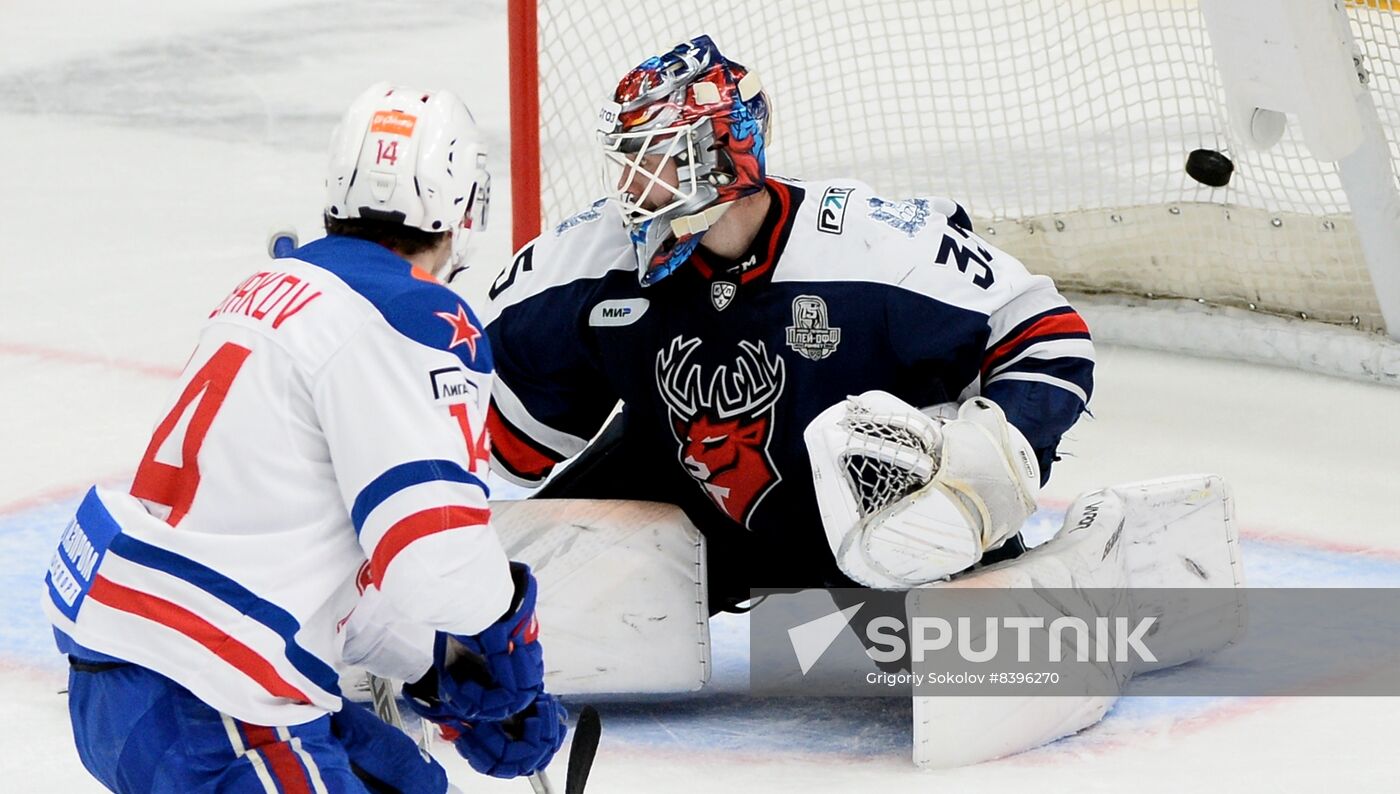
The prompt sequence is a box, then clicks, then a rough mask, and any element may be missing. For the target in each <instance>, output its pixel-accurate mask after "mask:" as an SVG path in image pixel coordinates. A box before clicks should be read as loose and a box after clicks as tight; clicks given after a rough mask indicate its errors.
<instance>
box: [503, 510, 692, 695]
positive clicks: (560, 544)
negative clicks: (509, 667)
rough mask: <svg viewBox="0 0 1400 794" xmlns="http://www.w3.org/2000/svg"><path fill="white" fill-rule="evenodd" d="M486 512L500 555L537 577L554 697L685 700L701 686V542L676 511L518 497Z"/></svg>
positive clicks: (542, 640) (543, 639)
mask: <svg viewBox="0 0 1400 794" xmlns="http://www.w3.org/2000/svg"><path fill="white" fill-rule="evenodd" d="M491 512H492V518H491V523H492V524H493V525H494V526H495V528H496V531H497V532H498V533H499V534H500V537H501V543H502V545H503V546H504V547H505V550H506V554H507V556H509V557H510V558H511V559H513V560H520V561H521V562H524V563H527V564H529V565H530V567H531V568H533V569H534V572H535V576H536V578H537V579H538V580H539V584H540V591H539V601H538V613H539V617H540V643H541V645H542V646H543V648H544V664H545V686H546V688H547V689H548V690H549V691H550V692H553V693H555V694H559V695H584V694H603V693H642V694H655V693H664V692H692V691H695V690H697V689H699V688H701V687H702V686H704V685H705V683H706V682H708V681H709V678H710V630H709V612H708V608H707V606H706V592H705V544H704V538H703V537H702V536H701V534H700V532H699V530H697V529H695V527H694V526H693V525H692V524H691V523H690V521H689V520H687V519H686V517H685V514H684V513H682V512H681V510H680V508H677V507H675V506H672V505H666V504H658V503H655V502H633V501H608V500H587V499H526V500H521V501H497V502H492V503H491Z"/></svg>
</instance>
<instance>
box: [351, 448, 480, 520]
mask: <svg viewBox="0 0 1400 794" xmlns="http://www.w3.org/2000/svg"><path fill="white" fill-rule="evenodd" d="M426 482H460V483H465V484H467V485H475V486H476V487H478V488H480V489H481V492H482V494H484V495H485V497H486V498H488V499H489V498H491V489H490V488H488V487H486V483H485V482H483V481H482V480H481V478H480V477H477V476H476V475H475V474H472V473H471V472H469V471H467V470H466V469H464V468H462V467H461V466H460V465H458V464H456V463H453V462H452V461H450V460H415V461H412V462H410V463H400V464H399V465H397V466H395V467H393V468H392V469H389V470H388V471H386V472H384V473H383V474H381V475H379V476H378V477H375V478H374V481H373V482H371V483H370V484H369V485H366V486H365V487H364V488H363V489H362V490H361V491H360V493H359V495H358V496H356V497H355V504H354V506H353V507H352V508H351V510H350V520H351V521H352V522H353V523H354V524H355V534H357V535H358V534H359V532H360V530H361V529H362V528H363V527H364V525H365V519H366V518H368V517H369V514H370V513H371V512H373V511H374V508H376V507H378V506H380V505H381V504H383V503H384V500H386V499H388V498H389V497H391V496H393V495H394V494H396V493H398V492H399V491H402V490H403V489H405V488H408V487H410V486H414V485H418V484H420V483H426Z"/></svg>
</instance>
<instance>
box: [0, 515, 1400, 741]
mask: <svg viewBox="0 0 1400 794" xmlns="http://www.w3.org/2000/svg"><path fill="white" fill-rule="evenodd" d="M76 505H77V497H76V496H75V497H74V498H72V499H67V500H63V501H59V502H55V503H53V504H49V505H45V506H42V507H36V508H32V509H29V510H24V511H20V512H18V513H14V514H11V515H5V516H0V614H4V615H5V616H6V620H5V621H4V622H3V624H0V657H4V658H6V659H7V660H9V661H13V662H17V663H21V664H25V665H31V666H33V667H36V668H43V669H53V670H58V669H62V668H63V667H64V661H63V659H62V657H60V656H59V655H58V654H57V652H56V651H55V650H54V646H53V640H52V635H51V634H50V630H49V625H48V621H47V620H46V619H45V618H44V615H43V613H42V612H41V611H40V607H39V605H40V603H41V600H42V599H43V598H44V597H45V596H44V584H43V579H44V571H45V570H46V569H47V566H48V562H49V558H50V557H51V556H52V553H53V548H54V544H55V543H56V542H57V540H58V535H59V533H60V532H61V531H62V530H63V527H64V526H65V525H66V524H67V521H68V518H69V516H70V515H71V512H72V510H73V509H74V508H75V507H76ZM1062 518H1063V513H1062V512H1054V511H1044V510H1043V511H1041V512H1039V513H1037V514H1036V515H1035V516H1033V517H1032V518H1031V520H1030V522H1029V523H1028V525H1027V527H1026V534H1027V536H1028V538H1030V539H1031V540H1032V541H1033V542H1036V543H1038V542H1042V541H1044V540H1045V539H1046V538H1048V537H1049V536H1050V535H1052V534H1054V532H1055V530H1056V529H1058V528H1059V525H1060V521H1061V519H1062ZM1243 549H1244V559H1245V575H1246V579H1247V581H1248V582H1249V584H1250V585H1251V586H1253V587H1300V586H1313V587H1328V586H1331V587H1396V586H1400V560H1395V559H1390V558H1386V557H1373V556H1367V555H1364V554H1352V553H1346V552H1339V551H1331V550H1327V549H1317V548H1312V547H1308V546H1304V545H1299V544H1294V543H1288V542H1283V541H1272V540H1269V541H1260V540H1249V539H1246V540H1245V541H1244V542H1243ZM710 630H711V638H712V644H713V659H714V668H713V675H712V680H711V683H710V685H709V686H707V687H706V688H705V689H704V690H702V691H700V692H698V693H695V694H691V695H682V696H672V697H665V698H654V699H650V700H647V701H639V700H636V699H629V698H626V697H621V698H612V699H599V698H591V697H590V698H588V699H587V700H588V701H589V702H595V703H599V704H600V705H601V706H602V711H603V713H604V717H605V719H606V721H607V724H608V736H609V741H616V742H621V743H624V744H627V745H630V746H634V747H639V748H655V749H659V750H668V749H675V750H678V751H691V750H694V749H696V748H705V749H708V750H713V751H721V752H733V753H740V752H748V753H763V754H773V753H777V754H790V753H793V752H801V753H803V754H804V755H806V754H811V755H814V756H838V757H844V758H870V759H878V758H888V759H899V760H903V759H907V758H908V756H909V752H910V750H909V748H910V744H911V741H912V733H913V732H912V727H911V711H912V707H911V704H910V702H909V701H908V700H907V699H902V698H888V699H850V698H820V699H818V698H813V699H808V700H800V699H792V698H763V699H756V698H752V697H749V696H748V695H747V689H748V679H749V675H748V644H749V637H748V619H747V618H746V617H745V616H739V615H721V616H719V617H717V618H715V619H714V620H713V621H711V629H710ZM1203 667H1208V666H1203ZM1178 674H1189V673H1188V672H1187V671H1184V670H1183V671H1181V672H1180V673H1178ZM1155 675H1162V673H1158V674H1155ZM1235 700H1238V698H1213V697H1125V698H1123V699H1121V700H1120V701H1119V702H1118V704H1117V705H1116V706H1115V708H1114V709H1113V712H1112V713H1111V715H1110V716H1109V718H1108V719H1106V720H1105V721H1104V722H1103V723H1101V724H1100V725H1099V726H1098V727H1096V728H1095V729H1093V730H1090V731H1086V732H1084V733H1081V734H1079V735H1076V736H1072V737H1068V738H1066V739H1063V740H1061V741H1060V742H1057V743H1056V744H1055V745H1054V747H1055V748H1060V747H1068V746H1084V747H1091V746H1093V745H1094V744H1098V743H1102V742H1105V741H1112V740H1114V739H1115V738H1118V737H1122V736H1124V735H1126V734H1132V733H1133V732H1134V731H1140V730H1144V729H1151V728H1152V727H1153V726H1154V725H1166V724H1169V723H1171V722H1172V721H1175V720H1181V719H1185V718H1189V717H1192V716H1195V715H1198V714H1205V713H1208V712H1210V711H1211V710H1213V709H1216V708H1219V707H1220V706H1222V705H1224V704H1227V703H1229V702H1232V701H1235ZM575 705H577V704H575ZM794 748H801V749H800V750H794Z"/></svg>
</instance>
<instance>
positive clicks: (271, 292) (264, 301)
mask: <svg viewBox="0 0 1400 794" xmlns="http://www.w3.org/2000/svg"><path fill="white" fill-rule="evenodd" d="M310 289H311V285H310V284H309V283H307V282H306V281H305V280H303V279H302V278H300V277H298V276H293V275H292V274H290V273H273V272H268V271H263V272H261V273H254V274H253V275H251V276H249V277H248V278H247V279H245V280H244V281H243V283H242V284H239V285H238V286H237V287H235V288H234V290H233V292H231V293H229V295H228V297H227V298H224V299H223V301H222V302H221V303H220V304H219V305H218V306H216V307H214V311H212V312H210V313H209V316H210V317H211V318H213V317H216V316H218V315H220V314H242V315H246V316H248V317H252V318H253V319H254V320H265V319H270V320H271V323H272V327H273V328H274V329H275V328H278V327H280V326H281V325H282V323H284V322H286V321H287V319H288V318H290V317H292V316H293V315H295V314H296V313H297V312H299V311H301V310H302V309H305V308H306V306H307V304H309V303H311V302H312V301H313V300H316V299H317V298H319V297H320V296H321V292H320V291H319V290H317V291H315V292H311V294H309V295H308V294H307V292H308V290H310Z"/></svg>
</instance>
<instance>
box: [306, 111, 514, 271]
mask: <svg viewBox="0 0 1400 794" xmlns="http://www.w3.org/2000/svg"><path fill="white" fill-rule="evenodd" d="M330 155H331V156H330V164H329V166H328V168H327V170H326V204H325V207H324V210H325V213H326V215H328V216H330V217H332V218H366V219H376V220H383V221H389V222H397V223H401V224H403V225H405V226H411V227H413V228H415V229H422V230H423V231H425V232H447V231H450V232H452V256H451V258H450V259H449V261H448V265H447V267H448V270H447V272H448V273H452V272H455V271H456V270H459V269H461V267H462V266H463V260H464V259H465V257H466V250H467V239H468V238H469V237H470V236H471V232H472V230H473V229H475V228H478V227H482V228H484V227H485V226H486V208H487V204H488V203H489V202H490V198H491V175H490V174H489V173H487V171H486V147H485V145H484V144H483V142H482V139H481V133H480V132H479V131H478V130H477V127H476V121H475V119H473V118H472V114H471V111H470V110H468V109H467V106H466V105H465V104H464V103H463V102H462V100H460V99H458V98H457V96H456V95H455V94H453V93H452V92H450V91H419V90H417V89H413V88H405V87H402V86H393V85H390V84H389V83H377V84H375V85H373V86H371V87H370V88H369V89H368V90H367V91H365V92H364V93H363V94H361V95H360V96H359V98H358V99H356V100H355V102H354V103H353V104H351V105H350V109H349V110H347V111H346V112H345V116H344V117H343V118H342V119H341V121H340V124H339V125H338V126H337V127H336V128H335V132H334V133H332V134H331V148H330Z"/></svg>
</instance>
